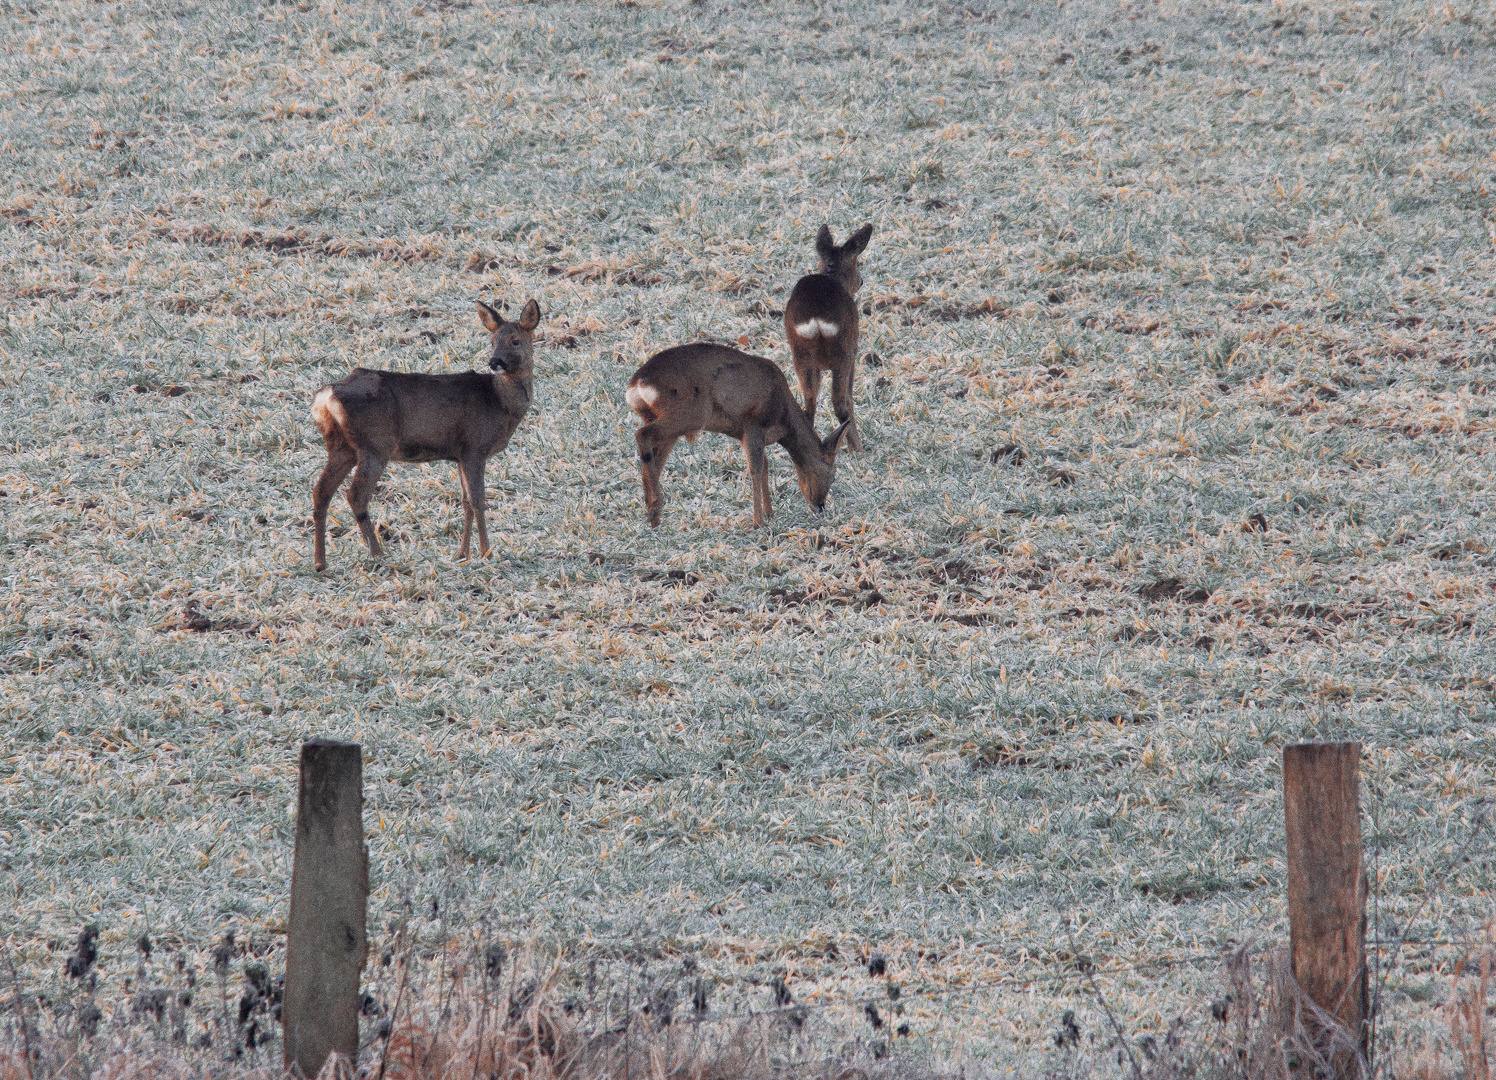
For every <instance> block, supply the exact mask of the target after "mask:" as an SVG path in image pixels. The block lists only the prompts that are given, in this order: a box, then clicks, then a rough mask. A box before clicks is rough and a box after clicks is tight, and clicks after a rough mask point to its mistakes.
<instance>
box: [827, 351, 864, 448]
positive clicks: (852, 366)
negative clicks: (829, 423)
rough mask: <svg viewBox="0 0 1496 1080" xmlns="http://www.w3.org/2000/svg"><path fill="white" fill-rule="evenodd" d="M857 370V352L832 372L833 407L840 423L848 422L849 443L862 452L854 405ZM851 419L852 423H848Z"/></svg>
mask: <svg viewBox="0 0 1496 1080" xmlns="http://www.w3.org/2000/svg"><path fill="white" fill-rule="evenodd" d="M856 371H857V353H856V352H855V346H854V352H853V353H852V355H851V356H848V357H846V359H844V360H843V361H842V362H841V363H839V364H837V366H836V369H835V370H834V371H832V373H831V407H832V408H833V409H835V410H836V420H837V423H839V424H847V435H846V439H847V445H848V446H849V447H851V448H852V449H853V450H856V451H857V452H858V453H861V452H862V438H861V437H860V436H859V435H858V434H857V418H856V416H855V415H854V412H853V405H852V376H853V375H854V374H855V373H856ZM848 421H850V423H848Z"/></svg>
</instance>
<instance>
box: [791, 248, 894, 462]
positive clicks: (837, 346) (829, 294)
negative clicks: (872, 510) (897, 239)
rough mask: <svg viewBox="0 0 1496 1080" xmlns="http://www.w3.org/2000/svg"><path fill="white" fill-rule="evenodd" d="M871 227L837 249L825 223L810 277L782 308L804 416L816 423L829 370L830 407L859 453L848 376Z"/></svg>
mask: <svg viewBox="0 0 1496 1080" xmlns="http://www.w3.org/2000/svg"><path fill="white" fill-rule="evenodd" d="M872 235H873V227H872V226H871V225H864V226H863V227H862V228H860V229H858V230H857V231H856V232H855V233H853V234H852V235H851V236H849V237H847V242H846V243H845V244H842V245H840V246H838V245H837V243H836V241H835V240H833V239H832V238H831V230H830V229H829V228H827V227H826V226H825V225H822V226H821V231H820V232H818V233H817V234H816V254H817V255H819V256H820V264H819V265H818V266H817V267H816V272H815V273H814V274H806V275H805V276H804V277H803V278H801V279H800V280H799V281H797V282H796V283H795V288H794V291H793V292H791V293H790V298H789V301H788V302H787V303H786V304H785V305H784V334H785V337H787V338H789V342H790V355H791V356H793V357H794V358H795V374H796V375H798V376H799V377H800V394H801V396H802V397H804V398H805V415H806V416H808V417H810V422H811V423H812V424H814V423H815V420H816V396H817V395H818V394H819V393H820V392H821V372H823V371H829V372H831V406H832V408H834V409H835V410H836V418H837V419H838V420H840V421H841V422H842V423H843V424H846V425H850V427H848V429H847V445H848V446H850V447H851V448H852V449H853V450H859V451H860V450H861V449H862V437H861V436H860V435H858V433H857V420H856V418H855V416H854V415H853V410H852V376H853V374H854V373H855V372H856V370H857V302H856V301H855V300H853V299H852V298H853V297H854V296H856V295H857V290H858V289H860V288H862V275H861V274H860V273H859V272H858V269H857V256H859V255H861V254H862V252H863V249H864V248H866V247H867V242H868V241H869V240H870V239H872Z"/></svg>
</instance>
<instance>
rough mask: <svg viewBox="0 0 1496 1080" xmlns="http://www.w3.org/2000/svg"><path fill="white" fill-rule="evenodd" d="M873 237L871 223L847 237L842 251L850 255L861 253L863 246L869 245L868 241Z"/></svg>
mask: <svg viewBox="0 0 1496 1080" xmlns="http://www.w3.org/2000/svg"><path fill="white" fill-rule="evenodd" d="M872 238H873V226H872V225H871V224H867V225H864V226H863V227H862V228H860V229H858V230H857V231H856V232H854V233H853V234H852V235H851V236H849V237H847V242H846V243H845V244H843V245H842V251H843V252H844V253H846V254H848V255H861V254H862V250H863V248H865V247H867V242H868V241H869V240H871V239H872Z"/></svg>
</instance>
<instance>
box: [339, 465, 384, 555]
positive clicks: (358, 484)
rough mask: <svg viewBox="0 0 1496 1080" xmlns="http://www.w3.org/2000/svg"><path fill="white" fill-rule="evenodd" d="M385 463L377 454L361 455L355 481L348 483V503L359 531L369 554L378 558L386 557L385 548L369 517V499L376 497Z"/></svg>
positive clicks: (354, 475) (354, 477) (354, 476)
mask: <svg viewBox="0 0 1496 1080" xmlns="http://www.w3.org/2000/svg"><path fill="white" fill-rule="evenodd" d="M385 464H386V462H385V459H384V458H382V457H379V456H377V455H375V454H362V455H360V457H359V459H358V468H357V469H356V470H354V473H353V482H352V483H351V484H349V485H348V505H349V506H350V507H351V508H352V509H353V520H354V521H356V522H358V531H359V532H361V533H363V534H364V543H366V544H368V545H369V554H370V555H372V556H373V557H374V558H376V559H379V558H383V557H384V548H382V547H380V546H379V537H378V535H376V534H375V532H374V522H373V521H372V520H371V519H370V517H369V500H370V499H372V498H373V497H374V489H375V488H376V487H377V486H378V485H379V478H380V476H381V475H383V473H384V466H385Z"/></svg>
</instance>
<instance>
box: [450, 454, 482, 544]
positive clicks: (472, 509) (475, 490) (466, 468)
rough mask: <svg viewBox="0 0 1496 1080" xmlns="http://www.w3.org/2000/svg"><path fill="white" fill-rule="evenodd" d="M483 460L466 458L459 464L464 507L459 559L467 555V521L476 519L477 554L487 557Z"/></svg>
mask: <svg viewBox="0 0 1496 1080" xmlns="http://www.w3.org/2000/svg"><path fill="white" fill-rule="evenodd" d="M484 464H485V462H484V460H483V459H482V458H481V457H480V458H471V457H470V458H466V459H464V460H463V462H462V465H461V466H460V468H461V471H462V496H463V499H462V501H463V503H464V504H465V507H464V514H463V518H464V523H463V526H462V550H461V551H459V552H458V553H457V557H458V558H459V559H466V558H467V557H468V526H467V522H470V521H474V520H476V521H477V522H478V554H479V555H481V556H483V558H485V559H486V558H488V515H487V511H488V493H487V492H485V491H484V489H483V466H484Z"/></svg>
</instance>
